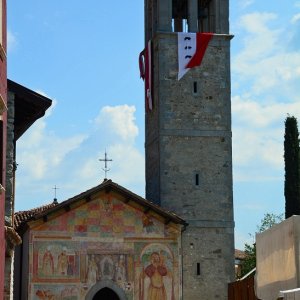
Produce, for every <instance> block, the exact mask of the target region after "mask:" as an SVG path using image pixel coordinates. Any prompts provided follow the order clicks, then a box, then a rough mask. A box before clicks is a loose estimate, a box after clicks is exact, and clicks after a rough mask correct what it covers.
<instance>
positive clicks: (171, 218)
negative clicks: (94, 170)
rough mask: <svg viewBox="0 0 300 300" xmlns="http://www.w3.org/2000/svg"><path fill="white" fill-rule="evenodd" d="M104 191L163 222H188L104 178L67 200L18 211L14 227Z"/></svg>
mask: <svg viewBox="0 0 300 300" xmlns="http://www.w3.org/2000/svg"><path fill="white" fill-rule="evenodd" d="M101 191H104V192H106V193H109V192H112V191H114V192H116V193H118V194H120V195H122V196H123V197H124V201H125V203H128V204H129V205H130V202H131V201H132V202H134V203H137V204H139V205H141V206H143V207H145V209H144V211H145V212H149V211H153V212H155V213H157V214H158V215H159V216H161V217H163V218H164V219H165V223H166V224H167V223H169V222H173V223H176V224H182V225H185V226H187V225H188V224H187V223H186V222H185V221H184V220H183V219H181V218H180V217H179V216H177V215H176V214H175V213H173V212H170V211H167V210H165V209H163V208H162V207H160V206H158V205H156V204H154V203H152V202H150V201H148V200H146V199H144V198H142V197H140V196H138V195H137V194H135V193H133V192H131V191H129V190H127V189H126V188H124V187H122V186H120V185H118V184H117V183H114V182H113V181H111V180H104V181H103V182H102V183H101V184H99V185H98V186H96V187H93V188H91V189H89V190H87V191H85V192H83V193H81V194H79V195H77V196H75V197H72V198H70V199H68V200H65V201H63V202H61V203H59V204H56V203H52V204H49V205H45V206H42V207H39V208H35V209H32V210H29V211H23V212H18V213H16V214H15V220H16V222H15V228H16V230H17V231H18V232H20V231H22V230H23V228H24V226H26V224H27V223H28V222H30V221H36V220H39V219H43V220H47V219H48V216H49V215H51V214H53V213H56V212H58V211H59V210H61V209H65V210H66V211H69V210H70V206H71V205H73V204H75V203H76V202H77V201H80V200H86V201H87V202H88V201H90V200H91V196H92V195H93V194H95V193H98V192H101Z"/></svg>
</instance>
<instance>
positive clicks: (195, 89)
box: [193, 81, 198, 94]
mask: <svg viewBox="0 0 300 300" xmlns="http://www.w3.org/2000/svg"><path fill="white" fill-rule="evenodd" d="M193 90H194V94H197V93H198V84H197V81H194V84H193Z"/></svg>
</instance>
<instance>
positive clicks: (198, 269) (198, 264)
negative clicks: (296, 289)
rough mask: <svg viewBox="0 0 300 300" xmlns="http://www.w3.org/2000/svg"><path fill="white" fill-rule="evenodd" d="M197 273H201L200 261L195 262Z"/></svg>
mask: <svg viewBox="0 0 300 300" xmlns="http://www.w3.org/2000/svg"><path fill="white" fill-rule="evenodd" d="M197 275H198V276H199V275H201V269H200V263H197Z"/></svg>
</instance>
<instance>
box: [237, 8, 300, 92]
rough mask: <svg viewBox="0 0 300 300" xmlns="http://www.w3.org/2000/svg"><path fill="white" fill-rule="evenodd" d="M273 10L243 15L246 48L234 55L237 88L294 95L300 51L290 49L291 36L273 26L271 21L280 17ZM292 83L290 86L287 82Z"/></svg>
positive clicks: (241, 20)
mask: <svg viewBox="0 0 300 300" xmlns="http://www.w3.org/2000/svg"><path fill="white" fill-rule="evenodd" d="M277 17H278V16H277V15H275V14H271V13H252V14H247V15H244V16H243V17H241V19H240V21H239V25H240V26H241V28H242V29H243V30H244V31H243V36H244V41H243V46H244V47H243V48H242V50H241V51H240V52H239V53H238V54H237V55H235V56H234V57H233V60H232V62H233V63H232V71H233V74H235V75H236V77H237V79H238V83H236V82H235V86H236V87H241V85H242V84H247V85H248V86H249V85H250V86H249V87H248V89H249V91H251V93H255V94H257V95H258V94H260V93H266V92H267V91H272V92H271V93H272V94H274V89H275V90H276V91H278V93H279V92H280V93H281V94H282V96H285V97H290V96H291V95H295V89H296V88H297V86H299V82H298V83H297V82H296V81H297V80H298V81H299V80H300V76H299V75H300V72H299V70H300V54H299V52H297V51H289V50H288V48H287V45H288V44H289V41H290V39H292V36H291V35H283V34H282V31H283V29H282V28H281V29H277V28H275V29H271V25H270V22H271V21H273V20H276V19H277ZM290 83H293V85H290V86H287V84H290Z"/></svg>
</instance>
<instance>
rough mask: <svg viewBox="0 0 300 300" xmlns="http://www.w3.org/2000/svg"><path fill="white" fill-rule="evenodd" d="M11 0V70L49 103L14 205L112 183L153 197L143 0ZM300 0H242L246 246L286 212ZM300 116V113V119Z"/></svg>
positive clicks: (23, 144) (240, 201)
mask: <svg viewBox="0 0 300 300" xmlns="http://www.w3.org/2000/svg"><path fill="white" fill-rule="evenodd" d="M86 3H87V2H83V1H79V0H64V1H61V0H60V1H58V0H51V1H41V0H28V1H26V2H22V1H17V0H8V42H9V43H8V44H9V49H8V76H9V78H10V79H12V80H14V81H16V82H18V83H20V84H22V85H25V86H26V87H28V88H30V89H33V90H35V91H38V92H40V93H42V94H44V95H46V96H48V97H50V98H51V99H53V105H52V107H51V109H49V111H48V112H47V115H46V116H45V117H44V118H43V119H41V120H39V121H37V122H36V123H35V124H34V125H33V126H32V127H31V128H30V130H28V132H27V133H26V134H25V135H24V136H23V137H22V138H21V139H20V140H19V141H18V145H17V163H18V164H19V165H18V170H17V187H16V210H26V209H30V208H32V207H36V206H39V205H42V204H45V203H49V202H50V201H52V200H53V197H54V190H53V187H54V186H55V185H57V186H58V187H59V190H58V191H57V197H58V199H59V200H60V201H62V200H65V199H67V198H69V197H72V196H74V195H76V194H78V193H80V192H82V191H84V190H86V189H88V188H90V187H92V186H95V185H97V184H98V183H100V182H101V181H102V180H103V177H104V174H103V171H102V169H101V168H102V167H103V166H102V164H101V163H100V162H99V161H98V159H99V158H102V157H103V156H104V151H105V149H107V151H108V155H109V157H110V158H112V159H113V162H112V163H111V165H110V166H111V171H110V172H109V176H108V177H109V178H112V179H113V180H114V181H115V182H118V183H119V184H121V185H123V186H125V187H126V188H129V189H131V190H132V191H134V192H136V193H138V194H140V195H142V196H143V195H144V188H145V182H144V171H145V170H144V95H143V82H142V81H141V80H140V79H139V71H138V64H137V58H138V54H139V52H140V51H141V50H142V48H143V44H144V34H143V24H144V23H143V9H144V5H143V1H142V0H139V1H138V0H131V1H130V5H129V4H128V2H124V1H120V0H110V1H99V0H97V1H96V0H89V1H88V6H87V5H86ZM299 24H300V1H299V0H291V1H289V4H288V5H287V3H286V1H271V0H265V1H258V0H232V1H231V9H230V28H231V29H230V32H231V33H232V34H234V35H235V37H234V39H233V40H232V48H231V66H232V122H233V126H232V130H233V171H234V204H235V222H236V232H235V233H236V246H237V247H238V248H243V244H244V242H245V241H248V242H250V241H251V239H249V233H254V232H255V230H256V226H257V224H259V222H260V220H261V219H262V218H263V216H264V214H265V213H267V212H268V213H276V214H279V213H283V212H284V195H283V183H284V163H283V134H284V119H285V118H286V115H287V113H290V114H292V115H295V116H296V117H298V118H300V102H299V100H300V99H299V98H300V96H299V86H300V52H299V49H300V29H299V28H300V26H299ZM299 120H300V119H299Z"/></svg>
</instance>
